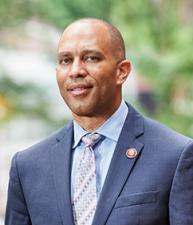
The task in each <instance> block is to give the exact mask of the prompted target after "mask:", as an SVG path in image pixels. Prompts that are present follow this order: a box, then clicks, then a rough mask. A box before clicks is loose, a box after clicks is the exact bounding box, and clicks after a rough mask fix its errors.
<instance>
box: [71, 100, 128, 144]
mask: <svg viewBox="0 0 193 225" xmlns="http://www.w3.org/2000/svg"><path fill="white" fill-rule="evenodd" d="M127 114H128V107H127V105H126V103H125V102H124V100H122V102H121V104H120V106H119V108H118V109H117V110H116V111H115V112H114V113H113V115H112V116H111V117H109V118H108V120H106V121H105V122H104V123H103V124H102V125H101V126H100V127H99V128H97V129H96V130H95V131H94V132H95V133H99V134H101V135H103V136H105V137H107V138H109V139H111V140H113V141H116V142H117V141H118V138H119V135H120V133H121V130H122V128H123V125H124V122H125V119H126V117H127ZM73 124H74V144H73V148H75V147H76V146H77V145H78V143H79V142H80V140H81V138H82V137H83V136H84V135H85V134H87V133H88V132H87V131H85V130H84V129H83V128H82V127H81V126H80V125H79V124H77V123H76V121H73ZM115 131H116V132H115Z"/></svg>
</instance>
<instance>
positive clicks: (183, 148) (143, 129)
mask: <svg viewBox="0 0 193 225" xmlns="http://www.w3.org/2000/svg"><path fill="white" fill-rule="evenodd" d="M115 132H116V131H115ZM72 138H73V126H72V122H70V123H69V124H68V125H67V126H65V127H64V128H63V129H61V130H60V131H58V132H56V133H55V134H53V135H51V136H50V137H48V138H47V139H46V140H44V141H42V142H41V143H38V144H36V145H34V146H32V147H30V148H29V149H28V150H25V151H22V152H19V153H17V154H16V155H15V156H14V157H13V160H12V166H11V170H10V181H9V190H8V202H7V210H6V218H5V225H73V215H72V208H71V197H70V174H71V162H72V160H71V156H72V154H71V153H72ZM128 148H135V149H137V151H138V155H137V157H135V158H133V159H130V158H128V157H127V156H126V150H127V149H128ZM104 224H106V225H140V224H141V225H169V224H170V225H193V142H192V140H191V139H188V138H186V137H184V136H182V135H180V134H177V133H176V132H174V131H172V130H170V129H168V128H166V127H165V126H163V125H161V124H159V123H157V122H155V121H152V120H150V119H148V118H146V117H143V116H141V115H140V114H139V113H137V112H136V111H135V110H134V109H133V108H132V107H131V106H129V113H128V116H127V119H126V121H125V124H124V127H123V129H122V132H121V135H120V138H119V140H118V143H117V146H116V149H115V152H114V155H113V158H112V161H111V164H110V168H109V171H108V174H107V177H106V180H105V183H104V186H103V189H102V192H101V195H100V198H99V201H98V205H97V210H96V213H95V216H94V219H93V225H104Z"/></svg>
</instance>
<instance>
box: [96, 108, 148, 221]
mask: <svg viewBox="0 0 193 225" xmlns="http://www.w3.org/2000/svg"><path fill="white" fill-rule="evenodd" d="M143 130H144V128H143V119H142V117H141V116H140V115H139V114H138V113H137V112H135V110H134V109H133V108H132V107H131V106H130V107H129V113H128V116H127V118H126V121H125V124H124V127H123V129H122V132H121V134H120V137H119V140H118V143H117V146H116V149H115V152H114V155H113V158H112V161H111V164H110V167H109V170H108V173H107V177H106V180H105V183H104V186H103V189H102V192H101V194H100V198H99V201H98V205H97V210H96V213H95V216H94V220H93V225H98V224H100V225H103V224H105V223H106V221H107V219H108V216H109V215H110V213H111V211H112V209H113V206H114V204H115V202H116V200H117V198H118V196H119V194H120V193H121V191H122V189H123V187H124V184H125V183H126V181H127V179H128V177H129V175H130V173H131V172H132V169H133V167H134V165H135V163H136V161H137V159H138V157H139V155H140V151H141V150H142V148H143V144H142V143H141V142H140V141H139V140H138V137H139V136H140V135H141V134H142V133H143ZM128 148H135V149H136V150H137V152H138V155H137V157H136V158H133V159H129V158H128V157H127V156H126V150H127V149H128Z"/></svg>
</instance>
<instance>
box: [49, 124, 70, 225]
mask: <svg viewBox="0 0 193 225" xmlns="http://www.w3.org/2000/svg"><path fill="white" fill-rule="evenodd" d="M72 136H73V129H72V123H70V124H68V125H67V126H66V127H65V128H64V130H63V132H62V133H61V134H60V137H59V138H58V143H57V144H56V145H55V146H54V147H53V148H52V149H51V157H52V158H51V161H52V162H53V178H54V185H55V190H56V198H57V203H58V208H59V211H60V215H61V218H62V221H63V225H66V224H68V225H73V215H72V209H71V185H70V183H71V181H70V179H71V178H70V177H71V161H72V160H71V155H72V154H71V149H72Z"/></svg>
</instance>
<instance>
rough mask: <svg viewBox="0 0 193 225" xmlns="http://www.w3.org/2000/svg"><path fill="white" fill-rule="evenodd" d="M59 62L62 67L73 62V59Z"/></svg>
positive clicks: (64, 59)
mask: <svg viewBox="0 0 193 225" xmlns="http://www.w3.org/2000/svg"><path fill="white" fill-rule="evenodd" d="M59 62H60V64H61V65H67V64H69V63H71V62H72V59H71V58H63V59H61V60H60V61H59Z"/></svg>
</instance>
